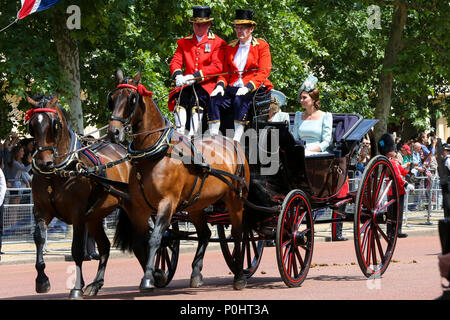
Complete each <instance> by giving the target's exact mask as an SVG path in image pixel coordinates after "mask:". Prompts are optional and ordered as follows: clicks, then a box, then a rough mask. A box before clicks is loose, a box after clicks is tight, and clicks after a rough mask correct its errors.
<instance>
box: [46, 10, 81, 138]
mask: <svg viewBox="0 0 450 320" xmlns="http://www.w3.org/2000/svg"><path fill="white" fill-rule="evenodd" d="M53 17H54V19H53V29H52V36H53V39H54V41H55V45H56V50H57V52H58V61H59V65H60V66H61V68H62V71H63V72H64V77H65V79H66V80H67V82H68V84H69V87H68V88H67V89H68V90H67V91H65V89H63V88H61V90H64V91H62V92H61V94H63V95H65V96H67V102H68V104H69V106H70V112H69V113H68V119H67V120H68V122H69V124H70V126H71V127H72V129H73V130H74V131H75V132H77V133H79V134H82V133H83V131H84V125H83V110H82V108H81V89H80V88H81V85H80V58H79V51H78V44H77V42H76V40H75V39H73V38H72V37H71V36H70V31H69V29H68V28H67V25H66V18H67V17H66V15H65V14H61V12H58V11H55V15H54V16H53Z"/></svg>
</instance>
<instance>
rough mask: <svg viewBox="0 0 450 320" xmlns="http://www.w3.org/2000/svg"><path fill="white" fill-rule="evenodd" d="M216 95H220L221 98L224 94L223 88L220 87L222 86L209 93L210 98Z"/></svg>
mask: <svg viewBox="0 0 450 320" xmlns="http://www.w3.org/2000/svg"><path fill="white" fill-rule="evenodd" d="M218 94H220V95H221V96H222V97H223V95H224V94H225V90H223V87H222V86H217V87H216V88H215V89H214V90H213V92H211V97H215V96H217V95H218Z"/></svg>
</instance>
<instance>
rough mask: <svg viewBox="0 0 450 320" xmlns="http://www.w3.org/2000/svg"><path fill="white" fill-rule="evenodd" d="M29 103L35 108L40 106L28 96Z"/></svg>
mask: <svg viewBox="0 0 450 320" xmlns="http://www.w3.org/2000/svg"><path fill="white" fill-rule="evenodd" d="M27 101H28V103H29V104H31V105H32V106H33V107H37V106H38V105H39V102H37V101H34V100H33V99H31V98H30V97H29V96H27Z"/></svg>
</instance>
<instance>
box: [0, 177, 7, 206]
mask: <svg viewBox="0 0 450 320" xmlns="http://www.w3.org/2000/svg"><path fill="white" fill-rule="evenodd" d="M5 194H6V180H5V175H4V174H3V170H2V169H1V168H0V206H1V205H2V204H3V200H5Z"/></svg>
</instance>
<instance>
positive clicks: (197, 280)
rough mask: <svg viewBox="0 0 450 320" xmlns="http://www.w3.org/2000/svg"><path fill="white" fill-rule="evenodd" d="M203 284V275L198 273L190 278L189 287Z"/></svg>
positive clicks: (198, 286)
mask: <svg viewBox="0 0 450 320" xmlns="http://www.w3.org/2000/svg"><path fill="white" fill-rule="evenodd" d="M202 284H203V276H202V275H198V276H195V277H192V278H191V282H190V284H189V287H191V288H200V286H201V285H202Z"/></svg>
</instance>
